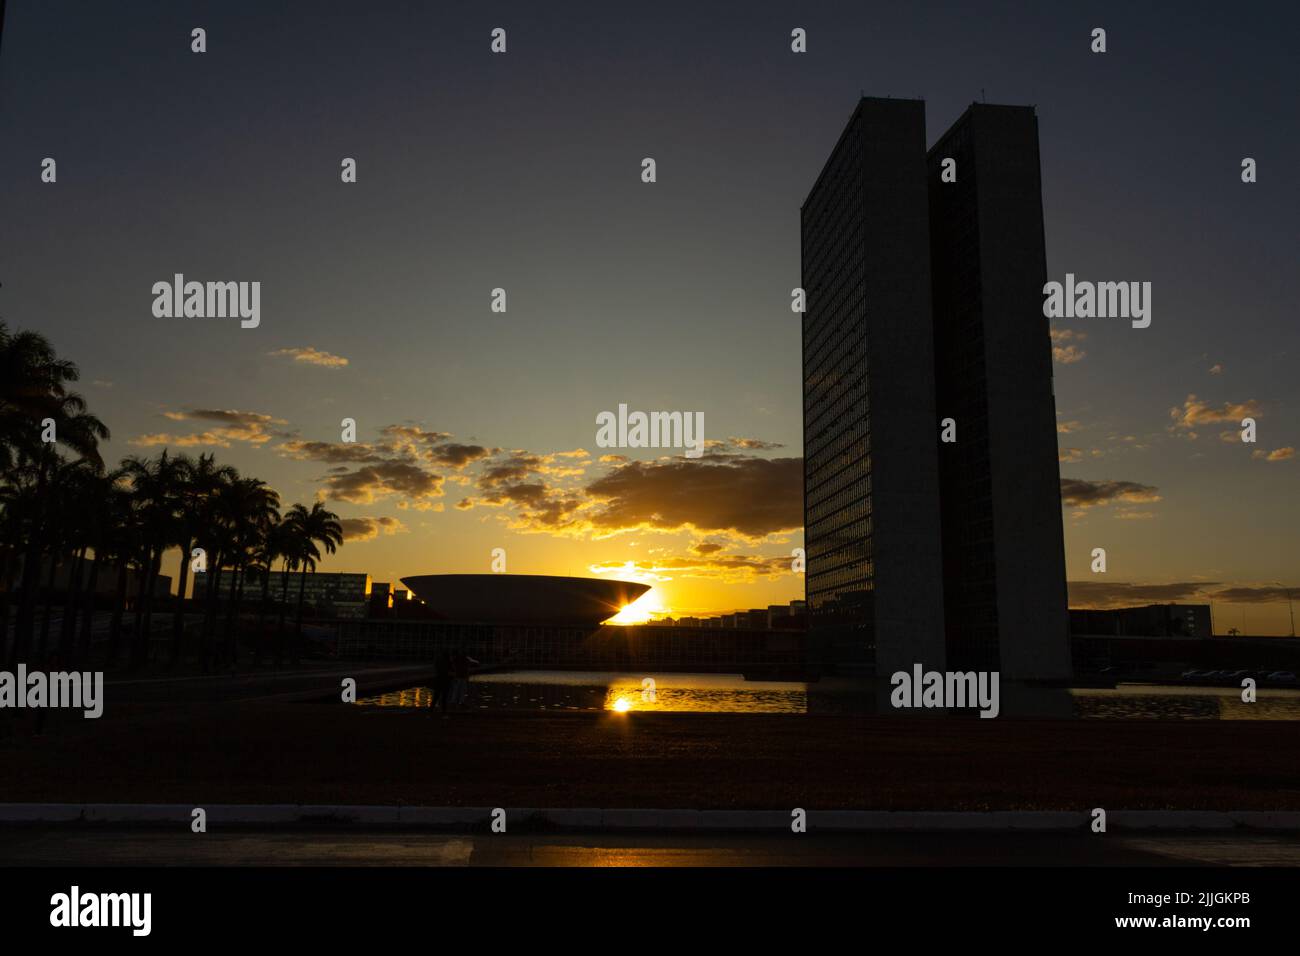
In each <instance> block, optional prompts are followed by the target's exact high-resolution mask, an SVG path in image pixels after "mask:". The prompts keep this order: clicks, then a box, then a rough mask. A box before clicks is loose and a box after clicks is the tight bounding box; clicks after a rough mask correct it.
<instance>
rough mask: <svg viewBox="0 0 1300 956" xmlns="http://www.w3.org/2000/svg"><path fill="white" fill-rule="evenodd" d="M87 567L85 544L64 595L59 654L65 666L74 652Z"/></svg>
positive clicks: (79, 552) (75, 563)
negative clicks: (83, 576) (74, 637)
mask: <svg viewBox="0 0 1300 956" xmlns="http://www.w3.org/2000/svg"><path fill="white" fill-rule="evenodd" d="M85 567H86V549H85V547H84V546H83V547H82V548H81V550H79V551H78V552H77V555H76V557H75V558H74V559H73V562H72V577H71V578H70V579H69V580H68V590H67V591H66V592H65V593H64V597H63V626H62V627H61V628H60V629H59V655H60V656H61V657H62V658H63V662H64V664H65V666H66V665H67V663H68V660H69V655H71V653H72V637H73V635H74V634H76V633H77V611H78V609H79V608H80V607H81V576H82V573H83V572H84V571H85Z"/></svg>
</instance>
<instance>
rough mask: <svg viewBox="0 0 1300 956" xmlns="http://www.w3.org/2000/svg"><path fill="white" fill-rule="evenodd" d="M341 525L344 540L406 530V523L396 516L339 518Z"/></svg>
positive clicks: (366, 538) (368, 538) (360, 538)
mask: <svg viewBox="0 0 1300 956" xmlns="http://www.w3.org/2000/svg"><path fill="white" fill-rule="evenodd" d="M339 524H340V525H342V526H343V540H344V541H369V540H370V539H371V538H377V537H379V535H380V534H381V533H382V534H397V533H398V532H400V531H405V530H406V525H404V524H402V522H400V521H398V520H397V519H396V518H389V517H381V518H340V519H339Z"/></svg>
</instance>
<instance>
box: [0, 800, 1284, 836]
mask: <svg viewBox="0 0 1300 956" xmlns="http://www.w3.org/2000/svg"><path fill="white" fill-rule="evenodd" d="M194 809H195V806H192V805H189V804H177V803H169V804H147V803H118V804H114V803H85V804H79V803H3V804H0V824H80V823H89V824H93V823H102V824H114V825H157V824H161V825H167V824H184V825H185V826H186V828H187V829H188V827H189V825H190V822H191V820H192V819H193V811H194ZM202 809H203V810H204V811H205V813H206V817H207V824H208V827H209V829H212V828H215V827H218V826H222V825H227V826H265V825H288V826H304V825H305V826H311V825H320V824H328V825H334V826H351V827H357V828H360V829H366V828H370V827H392V828H398V829H406V828H409V829H421V828H428V829H438V828H442V829H458V830H479V829H483V830H486V829H488V828H489V827H490V825H491V823H492V821H493V819H494V815H495V816H498V817H499V816H500V814H496V813H495V811H496V810H497V809H501V810H504V812H505V821H506V825H507V828H510V827H514V828H516V829H522V830H529V831H537V830H547V829H566V830H580V831H601V832H604V831H629V830H630V831H642V830H663V831H678V832H681V831H728V830H731V831H784V832H791V825H792V820H793V811H792V810H681V809H601V808H536V807H503V808H494V807H417V806H347V805H343V806H340V805H310V804H210V805H207V806H203V807H202ZM806 822H807V830H808V831H809V832H812V831H815V830H822V831H839V832H879V831H898V830H903V831H914V832H925V831H1001V832H1009V831H1018V830H1026V831H1057V832H1065V831H1072V830H1079V831H1086V832H1091V825H1092V813H1091V812H1090V811H1019V810H1007V811H990V812H986V813H978V812H944V811H889V810H809V811H807V814H806ZM1106 827H1107V832H1111V831H1116V830H1124V831H1160V830H1178V831H1233V830H1250V831H1258V832H1288V833H1295V834H1300V812H1295V811H1289V812H1270V811H1261V810H1241V811H1210V810H1205V811H1200V810H1190V811H1181V810H1120V809H1116V810H1107V812H1106Z"/></svg>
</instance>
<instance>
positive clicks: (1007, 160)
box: [929, 103, 1070, 680]
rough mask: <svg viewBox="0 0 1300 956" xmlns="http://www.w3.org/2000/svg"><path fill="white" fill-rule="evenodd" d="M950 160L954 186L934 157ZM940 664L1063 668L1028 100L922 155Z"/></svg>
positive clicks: (1054, 466)
mask: <svg viewBox="0 0 1300 956" xmlns="http://www.w3.org/2000/svg"><path fill="white" fill-rule="evenodd" d="M945 158H951V159H954V160H956V170H955V172H956V181H955V182H943V181H942V178H941V172H942V163H943V160H944V159H945ZM929 165H930V249H931V258H930V265H931V271H932V275H933V279H934V286H933V289H934V292H933V303H934V341H935V365H936V381H937V383H938V393H937V399H936V406H937V409H938V413H939V417H940V418H941V419H942V418H952V419H954V420H955V422H956V434H957V441H956V443H954V444H942V443H941V444H940V446H939V475H940V497H941V501H942V511H943V541H944V598H945V602H944V612H945V613H944V617H945V621H946V624H947V642H946V643H947V651H948V667H949V669H950V670H969V669H976V670H994V669H997V670H1001V672H1002V675H1003V677H1004V678H1005V679H1009V680H1016V679H1023V678H1033V679H1047V678H1064V677H1067V676H1068V675H1069V672H1070V649H1069V616H1068V612H1067V610H1066V586H1065V545H1064V539H1063V535H1062V530H1061V482H1060V464H1059V459H1058V452H1057V442H1056V399H1055V397H1054V395H1053V391H1052V344H1051V336H1050V330H1049V323H1048V320H1047V319H1046V318H1045V317H1044V315H1043V295H1042V290H1043V284H1044V283H1045V282H1046V281H1047V255H1046V251H1045V248H1044V239H1043V203H1042V187H1041V183H1040V179H1039V160H1038V119H1037V117H1036V116H1035V115H1034V111H1033V108H1032V107H1027V106H991V105H986V104H983V103H975V104H973V105H972V106H971V107H970V108H969V109H968V110H967V111H966V112H965V113H964V114H963V115H962V117H961V118H960V119H959V120H957V122H956V123H954V124H953V126H952V128H951V129H949V130H948V132H946V133H945V134H944V135H943V136H942V137H941V138H940V139H939V141H938V143H936V144H935V146H934V147H933V148H932V149H931V150H930V154H929Z"/></svg>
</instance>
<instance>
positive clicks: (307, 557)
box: [287, 501, 343, 663]
mask: <svg viewBox="0 0 1300 956" xmlns="http://www.w3.org/2000/svg"><path fill="white" fill-rule="evenodd" d="M287 520H288V521H289V522H291V525H290V526H291V528H292V533H293V535H294V537H295V539H296V542H297V547H296V549H295V550H296V552H297V554H296V556H297V559H298V617H297V627H296V633H295V636H294V649H293V660H294V663H297V662H298V659H299V657H300V656H301V654H302V604H303V596H304V594H305V592H306V589H307V572H308V571H309V570H310V571H311V572H312V573H315V571H316V562H317V561H318V560H320V557H321V553H320V550H319V549H318V548H317V547H316V545H317V543H318V542H319V543H320V545H321V547H323V548H324V549H325V553H326V554H333V553H334V551H335V550H336V549H337V548H338V547H340V546H341V545H342V544H343V526H342V525H341V524H339V520H338V515H336V514H334V512H332V511H329V510H328V509H327V508H326V507H325V506H324V505H322V504H321V503H320V502H319V501H316V502H313V503H312V506H311V510H308V509H307V508H305V507H303V506H302V505H294V506H293V507H292V508H291V509H290V510H289V515H288V518H287Z"/></svg>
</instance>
